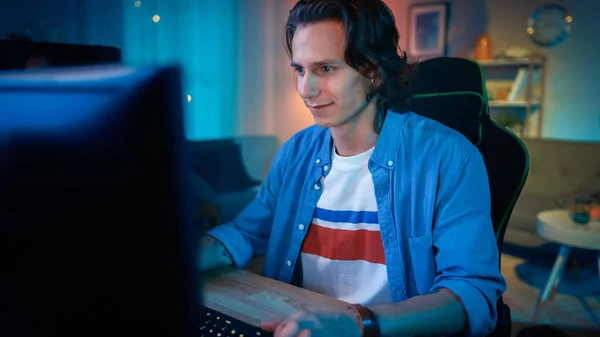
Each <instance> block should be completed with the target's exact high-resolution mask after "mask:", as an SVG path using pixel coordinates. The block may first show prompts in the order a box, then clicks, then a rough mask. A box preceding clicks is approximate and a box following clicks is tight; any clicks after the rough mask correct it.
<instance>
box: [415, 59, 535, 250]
mask: <svg viewBox="0 0 600 337" xmlns="http://www.w3.org/2000/svg"><path fill="white" fill-rule="evenodd" d="M418 66H419V68H418V71H417V73H416V75H415V77H414V79H413V84H412V91H413V94H414V97H413V99H412V101H411V110H412V111H414V112H415V113H417V114H420V115H422V116H426V117H429V118H432V119H434V120H436V121H438V122H440V123H443V124H445V125H446V126H448V127H451V128H453V129H455V130H457V131H459V132H460V133H462V134H463V135H464V136H465V137H466V138H467V139H469V140H470V141H471V143H473V144H474V145H475V146H477V148H478V149H479V152H480V153H481V155H482V156H483V159H484V163H485V166H486V169H487V173H488V178H489V183H490V192H491V200H492V205H491V206H492V210H491V216H492V223H493V226H494V232H495V234H496V241H497V244H498V249H499V251H500V252H501V251H502V242H503V240H504V233H505V231H506V225H507V223H508V220H509V218H510V215H511V213H512V210H513V208H514V206H515V203H516V202H517V199H518V197H519V195H520V193H521V190H522V189H523V185H525V180H526V179H527V174H528V172H529V153H528V152H527V148H526V147H525V145H524V144H523V142H522V141H521V139H519V138H518V137H517V136H515V135H514V134H513V133H512V132H510V131H509V130H508V129H506V128H504V127H502V126H499V125H498V124H496V123H495V122H494V121H493V120H492V119H491V118H490V114H489V105H488V100H487V93H486V90H485V77H484V75H483V71H482V70H481V67H480V66H479V64H477V63H475V62H473V61H470V60H467V59H463V58H456V57H438V58H433V59H429V60H425V61H422V62H420V63H419V65H418Z"/></svg>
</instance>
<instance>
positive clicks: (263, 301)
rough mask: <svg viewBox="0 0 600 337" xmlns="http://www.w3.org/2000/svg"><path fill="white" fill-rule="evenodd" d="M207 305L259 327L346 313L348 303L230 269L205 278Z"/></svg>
mask: <svg viewBox="0 0 600 337" xmlns="http://www.w3.org/2000/svg"><path fill="white" fill-rule="evenodd" d="M203 279H204V280H203V281H202V282H203V288H202V299H203V301H202V302H203V304H204V305H205V306H207V307H209V308H211V309H213V310H217V311H220V312H222V313H224V314H226V315H229V316H231V317H234V318H236V319H239V320H240V321H244V322H246V323H248V324H252V325H254V326H259V325H260V323H261V322H263V321H270V320H275V319H284V318H287V317H288V316H289V315H291V314H293V313H295V312H297V311H300V310H310V311H344V310H346V308H347V307H348V303H346V302H342V301H338V300H336V299H333V298H330V297H327V296H324V295H321V294H317V293H315V292H312V291H309V290H306V289H302V288H298V287H295V286H292V285H289V284H287V283H283V282H279V281H276V280H273V279H270V278H266V277H263V276H260V275H257V274H254V273H251V272H249V271H246V270H242V269H234V268H228V269H223V270H216V271H211V272H208V273H204V274H203Z"/></svg>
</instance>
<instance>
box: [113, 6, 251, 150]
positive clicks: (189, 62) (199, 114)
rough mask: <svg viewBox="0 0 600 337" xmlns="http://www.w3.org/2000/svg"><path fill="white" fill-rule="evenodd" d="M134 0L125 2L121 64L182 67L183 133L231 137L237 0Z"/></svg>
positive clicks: (234, 121) (233, 128)
mask: <svg viewBox="0 0 600 337" xmlns="http://www.w3.org/2000/svg"><path fill="white" fill-rule="evenodd" d="M136 2H137V1H134V0H126V1H124V2H123V61H124V63H126V64H128V65H133V66H148V65H169V64H178V65H180V66H181V67H182V69H183V73H184V78H183V83H182V84H183V90H184V95H183V96H184V97H182V100H184V102H185V104H184V106H185V119H186V136H187V137H188V138H189V139H194V140H196V139H214V138H226V137H231V136H234V134H235V131H236V124H237V113H236V112H235V111H236V109H237V106H238V103H237V97H238V88H237V83H238V79H237V77H238V69H237V68H238V50H237V48H238V20H237V16H238V2H239V1H237V0H176V1H170V0H142V1H140V2H137V4H136ZM138 5H139V6H138ZM155 15H157V16H158V17H160V20H158V22H154V21H155V20H156V19H158V17H155ZM153 18H155V20H153ZM187 95H189V98H191V100H190V101H189V102H188V96H187Z"/></svg>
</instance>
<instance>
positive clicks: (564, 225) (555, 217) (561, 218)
mask: <svg viewBox="0 0 600 337" xmlns="http://www.w3.org/2000/svg"><path fill="white" fill-rule="evenodd" d="M537 233H538V235H539V236H541V237H543V238H545V239H548V240H550V241H554V242H556V243H559V244H560V251H559V252H558V256H557V257H556V260H555V261H554V266H553V267H552V272H551V273H550V277H549V278H548V281H547V282H546V286H545V287H544V291H543V292H541V293H540V297H539V299H538V302H537V304H536V307H535V313H534V315H533V320H534V321H535V320H537V318H538V316H539V314H540V313H541V311H542V309H543V306H544V304H545V303H546V302H548V301H551V300H552V297H554V293H555V292H556V288H557V287H558V284H559V283H560V279H561V276H562V273H563V270H564V268H565V263H566V262H567V258H568V257H569V252H570V250H571V248H572V247H573V248H583V249H591V250H596V251H599V255H598V270H599V272H600V223H592V222H590V223H588V224H578V223H576V222H574V221H573V220H571V217H570V216H569V211H568V210H564V209H559V210H549V211H544V212H541V213H539V214H538V222H537ZM599 281H600V280H599Z"/></svg>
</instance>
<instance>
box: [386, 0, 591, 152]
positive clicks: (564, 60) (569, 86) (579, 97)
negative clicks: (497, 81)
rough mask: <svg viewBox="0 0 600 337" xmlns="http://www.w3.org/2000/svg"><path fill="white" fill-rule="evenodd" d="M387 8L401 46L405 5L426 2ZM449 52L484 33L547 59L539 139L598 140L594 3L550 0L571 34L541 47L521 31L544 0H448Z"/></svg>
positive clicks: (497, 45)
mask: <svg viewBox="0 0 600 337" xmlns="http://www.w3.org/2000/svg"><path fill="white" fill-rule="evenodd" d="M387 2H388V3H389V4H390V6H391V7H392V8H393V10H394V12H395V14H396V19H397V21H398V27H399V29H400V34H401V35H402V37H403V39H402V43H401V46H402V47H406V34H407V29H408V20H407V19H408V16H407V13H408V8H409V7H410V6H411V5H413V4H416V3H424V2H427V1H418V0H404V1H393V0H388V1H387ZM449 2H450V4H451V15H450V16H451V18H450V27H449V50H450V52H451V53H452V55H459V56H465V55H468V54H469V52H470V51H471V50H472V48H473V46H474V45H475V42H476V39H477V37H478V36H479V35H480V34H482V33H484V32H486V31H487V33H488V35H489V36H490V38H491V41H492V45H493V48H494V49H495V50H496V49H501V48H506V47H509V46H514V45H518V46H522V47H525V48H528V49H531V50H533V51H535V52H539V53H542V54H544V55H545V56H546V57H547V74H548V78H547V82H546V83H547V88H546V97H545V102H544V114H543V122H542V137H543V138H552V139H565V140H575V141H600V95H598V92H600V62H598V61H597V60H598V57H599V56H600V45H599V44H598V43H596V42H595V39H596V34H597V32H598V31H599V28H600V23H599V22H598V15H599V13H600V2H599V1H582V0H556V1H554V2H555V3H559V4H562V5H564V6H565V7H566V8H568V9H569V10H570V11H571V13H572V15H573V17H574V22H573V24H572V33H571V36H570V37H569V38H568V39H567V40H566V41H565V42H564V43H563V44H561V45H559V46H557V47H554V48H541V47H538V46H536V45H535V44H534V43H532V42H531V41H530V40H529V38H528V36H527V35H526V34H525V27H526V24H527V19H528V17H529V15H530V13H531V12H533V11H534V10H535V9H536V8H537V7H538V6H541V5H544V4H546V3H548V1H546V0H502V1H499V0H450V1H449Z"/></svg>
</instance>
